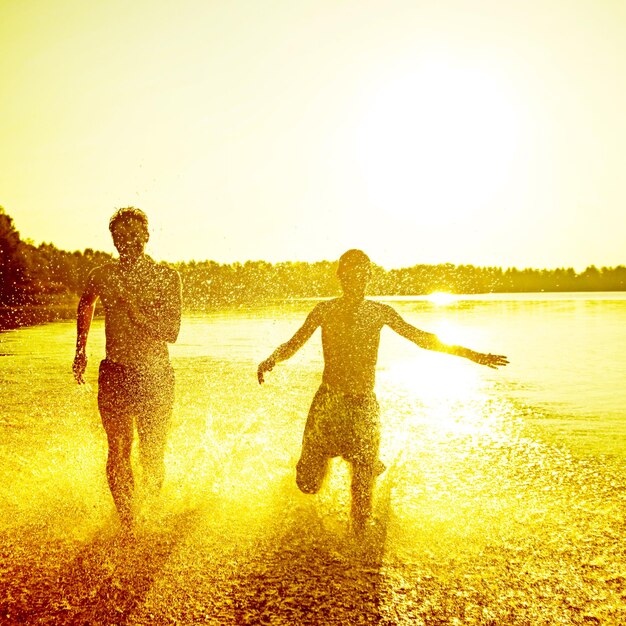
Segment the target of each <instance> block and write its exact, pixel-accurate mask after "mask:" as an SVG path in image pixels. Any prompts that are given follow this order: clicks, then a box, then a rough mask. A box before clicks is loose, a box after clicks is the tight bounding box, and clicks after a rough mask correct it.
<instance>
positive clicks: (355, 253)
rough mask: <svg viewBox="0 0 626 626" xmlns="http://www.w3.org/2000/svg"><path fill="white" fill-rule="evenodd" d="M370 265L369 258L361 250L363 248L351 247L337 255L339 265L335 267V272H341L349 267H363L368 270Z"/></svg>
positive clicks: (349, 268)
mask: <svg viewBox="0 0 626 626" xmlns="http://www.w3.org/2000/svg"><path fill="white" fill-rule="evenodd" d="M371 267H372V262H371V261H370V258H369V257H368V256H367V254H365V252H363V250H357V249H356V248H352V249H351V250H348V251H347V252H344V253H343V254H342V255H341V256H340V257H339V266H338V267H337V274H342V273H343V272H344V271H346V270H351V269H363V270H369V269H371Z"/></svg>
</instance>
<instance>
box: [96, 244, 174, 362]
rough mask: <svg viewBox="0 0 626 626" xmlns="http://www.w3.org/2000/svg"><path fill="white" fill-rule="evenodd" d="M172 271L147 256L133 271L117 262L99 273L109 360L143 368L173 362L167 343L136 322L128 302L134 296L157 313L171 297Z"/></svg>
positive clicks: (140, 304) (97, 277) (103, 267)
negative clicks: (168, 276)
mask: <svg viewBox="0 0 626 626" xmlns="http://www.w3.org/2000/svg"><path fill="white" fill-rule="evenodd" d="M172 271H173V270H170V269H169V268H167V267H165V266H162V265H157V264H156V263H155V262H154V261H153V260H152V259H151V258H150V257H147V256H145V255H144V256H143V257H141V258H140V259H139V260H138V261H137V263H136V264H135V265H134V266H133V267H132V268H130V269H126V268H123V267H122V266H121V264H120V263H119V262H118V261H113V262H111V263H107V264H106V265H103V266H102V267H100V268H99V270H98V271H97V272H96V275H95V276H94V279H95V280H96V282H97V285H96V288H97V291H98V294H99V296H100V300H101V302H102V304H103V306H104V310H105V335H106V356H107V359H109V360H111V361H115V362H117V363H120V364H122V365H127V366H132V367H139V368H147V367H155V366H156V367H158V366H159V365H164V364H167V363H168V362H169V352H168V347H167V343H166V342H165V341H164V340H162V339H158V338H157V337H156V336H155V335H154V334H151V333H150V328H148V327H146V326H142V325H140V324H138V323H137V321H136V320H134V319H133V317H132V313H131V310H130V309H131V307H129V306H128V304H127V299H128V298H129V297H132V299H133V301H134V302H135V304H137V305H138V306H139V307H140V308H141V309H142V310H144V311H146V312H152V311H157V310H158V309H159V308H161V307H162V305H163V304H164V302H165V300H166V299H167V298H168V297H171V294H169V293H168V285H169V284H170V283H171V281H168V280H167V272H172Z"/></svg>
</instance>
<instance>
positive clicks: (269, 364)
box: [256, 357, 276, 385]
mask: <svg viewBox="0 0 626 626" xmlns="http://www.w3.org/2000/svg"><path fill="white" fill-rule="evenodd" d="M274 365H276V361H274V359H272V358H271V357H270V358H269V359H265V361H261V363H259V367H258V368H257V371H256V377H257V379H258V381H259V385H262V384H263V383H264V382H265V379H264V378H263V374H265V372H271V371H272V370H273V369H274Z"/></svg>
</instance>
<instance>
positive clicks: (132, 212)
mask: <svg viewBox="0 0 626 626" xmlns="http://www.w3.org/2000/svg"><path fill="white" fill-rule="evenodd" d="M128 220H138V221H139V222H141V223H142V224H143V227H144V228H145V229H146V232H147V231H148V216H147V215H146V214H145V213H144V212H143V211H142V210H141V209H138V208H136V207H134V206H125V207H122V208H121V209H117V211H115V213H113V216H112V217H111V219H110V220H109V230H110V231H111V232H113V230H114V229H115V227H116V226H117V225H118V224H119V223H123V222H127V221H128Z"/></svg>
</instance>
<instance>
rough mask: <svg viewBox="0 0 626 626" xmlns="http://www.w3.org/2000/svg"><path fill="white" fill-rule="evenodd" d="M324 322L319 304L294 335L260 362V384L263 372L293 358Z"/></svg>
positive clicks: (258, 371) (258, 373)
mask: <svg viewBox="0 0 626 626" xmlns="http://www.w3.org/2000/svg"><path fill="white" fill-rule="evenodd" d="M321 323H322V313H321V308H320V305H319V304H318V305H317V306H316V307H315V308H314V309H313V310H312V311H311V312H310V313H309V315H308V316H307V318H306V320H305V321H304V324H302V326H301V327H300V328H299V329H298V330H297V331H296V332H295V334H294V335H293V337H292V338H291V339H290V340H289V341H287V342H285V343H282V344H281V345H280V346H278V348H276V350H274V352H272V354H271V355H270V356H269V357H268V358H267V359H265V361H261V363H259V367H258V369H257V378H258V380H259V385H260V384H262V383H263V382H264V378H263V374H264V373H265V372H270V371H271V370H272V369H274V365H276V363H278V362H279V361H286V360H287V359H289V358H291V357H292V356H293V355H294V354H295V353H296V352H297V351H298V350H299V349H300V348H301V347H302V346H303V345H304V344H305V343H306V342H307V341H308V340H309V339H310V337H311V335H312V334H313V333H314V332H315V330H316V329H317V327H318V326H319V325H320V324H321Z"/></svg>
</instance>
